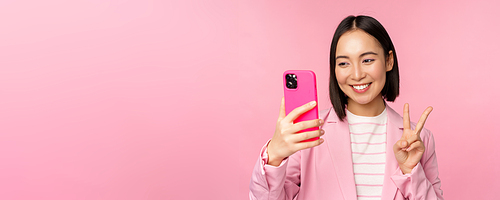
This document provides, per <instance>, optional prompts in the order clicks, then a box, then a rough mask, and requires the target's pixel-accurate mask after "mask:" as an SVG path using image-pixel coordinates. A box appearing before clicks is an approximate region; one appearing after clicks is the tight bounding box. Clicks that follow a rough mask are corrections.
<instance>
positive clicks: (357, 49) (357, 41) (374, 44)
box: [336, 29, 384, 56]
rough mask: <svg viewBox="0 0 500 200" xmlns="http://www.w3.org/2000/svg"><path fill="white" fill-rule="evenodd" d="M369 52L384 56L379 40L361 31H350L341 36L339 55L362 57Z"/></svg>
mask: <svg viewBox="0 0 500 200" xmlns="http://www.w3.org/2000/svg"><path fill="white" fill-rule="evenodd" d="M367 51H373V52H376V53H379V55H383V51H384V50H383V49H382V45H380V43H379V42H378V40H377V39H376V38H375V37H373V36H371V35H370V34H368V33H366V32H365V31H363V30H361V29H357V30H354V31H348V32H345V33H344V34H342V36H340V38H339V41H338V43H337V49H336V54H337V55H346V56H349V55H352V56H354V55H360V54H362V53H365V52H367Z"/></svg>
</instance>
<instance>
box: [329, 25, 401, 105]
mask: <svg viewBox="0 0 500 200" xmlns="http://www.w3.org/2000/svg"><path fill="white" fill-rule="evenodd" d="M335 58H336V62H335V63H336V66H335V73H336V77H337V82H338V84H339V87H340V89H341V90H342V91H343V92H344V93H345V94H346V95H347V96H348V97H349V98H348V105H349V106H350V105H352V104H359V105H366V104H370V103H372V102H373V101H374V100H375V101H380V102H382V103H383V99H382V95H381V91H382V89H383V88H384V85H385V81H386V72H387V71H390V70H392V66H393V59H392V51H390V52H389V54H388V56H387V57H386V56H385V55H384V50H383V48H382V46H381V45H380V43H379V42H378V41H377V39H375V38H374V37H373V36H371V35H369V34H367V33H366V32H364V31H363V30H360V29H358V30H354V31H349V32H346V33H344V34H343V35H342V36H340V38H339V41H338V44H337V49H336V55H335Z"/></svg>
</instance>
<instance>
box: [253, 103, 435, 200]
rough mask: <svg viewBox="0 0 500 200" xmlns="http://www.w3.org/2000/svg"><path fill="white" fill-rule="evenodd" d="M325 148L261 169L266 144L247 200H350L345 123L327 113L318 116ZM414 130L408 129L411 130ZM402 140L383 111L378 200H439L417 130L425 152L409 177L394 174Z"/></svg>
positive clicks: (430, 153) (427, 135)
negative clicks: (382, 167)
mask: <svg viewBox="0 0 500 200" xmlns="http://www.w3.org/2000/svg"><path fill="white" fill-rule="evenodd" d="M320 118H322V119H323V120H324V121H325V124H324V125H323V127H322V128H323V129H324V130H325V135H324V136H323V138H324V139H325V142H324V143H323V144H321V145H320V146H317V147H314V148H311V149H306V150H302V151H300V152H297V153H295V154H293V155H292V156H290V157H288V158H287V159H285V160H284V161H283V162H282V163H281V165H280V166H278V167H274V166H271V165H267V164H266V163H267V153H266V152H267V150H266V147H267V144H266V145H265V146H264V148H262V151H261V156H260V158H259V160H258V162H257V164H256V165H255V167H254V170H253V173H252V178H251V182H250V199H266V200H274V199H280V200H283V199H297V200H300V199H304V200H321V199H335V200H337V199H339V200H340V199H344V200H356V199H357V197H356V187H355V183H354V173H353V166H352V156H351V143H350V141H351V140H350V136H349V127H348V124H347V122H346V121H347V120H345V121H344V122H342V121H340V120H339V119H338V117H337V115H336V114H335V111H334V110H333V108H330V109H329V110H325V111H322V112H321V113H320ZM412 126H414V124H413V125H412ZM402 134H403V118H402V117H401V116H400V115H399V114H398V113H396V111H394V110H393V109H391V108H390V107H389V106H387V150H386V166H385V176H384V186H383V189H382V199H397V200H403V199H426V200H432V199H443V192H442V190H441V189H440V187H441V181H440V180H439V177H438V166H437V159H436V153H435V151H434V149H435V147H434V138H433V136H432V134H431V132H430V131H429V130H427V129H425V128H424V129H423V130H422V132H421V138H422V141H423V142H424V145H425V148H426V149H425V152H424V155H423V156H422V159H421V160H420V163H419V164H417V166H415V168H413V170H412V172H411V173H410V174H406V175H404V174H403V173H402V172H401V170H400V169H399V165H398V163H397V160H396V158H395V157H394V151H393V150H392V146H393V145H394V144H395V143H396V142H397V141H398V140H399V139H400V138H401V135H402Z"/></svg>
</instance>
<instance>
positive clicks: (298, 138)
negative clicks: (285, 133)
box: [290, 129, 325, 143]
mask: <svg viewBox="0 0 500 200" xmlns="http://www.w3.org/2000/svg"><path fill="white" fill-rule="evenodd" d="M324 134H325V131H324V130H323V129H319V130H314V131H307V132H302V133H297V134H293V135H291V136H290V141H291V142H294V143H298V142H302V141H304V140H308V139H311V138H316V137H321V136H323V135H324Z"/></svg>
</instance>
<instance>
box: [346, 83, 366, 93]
mask: <svg viewBox="0 0 500 200" xmlns="http://www.w3.org/2000/svg"><path fill="white" fill-rule="evenodd" d="M370 85H371V83H367V84H364V85H351V87H352V88H354V91H355V92H358V93H363V92H365V91H366V90H368V87H369V86H370Z"/></svg>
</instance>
